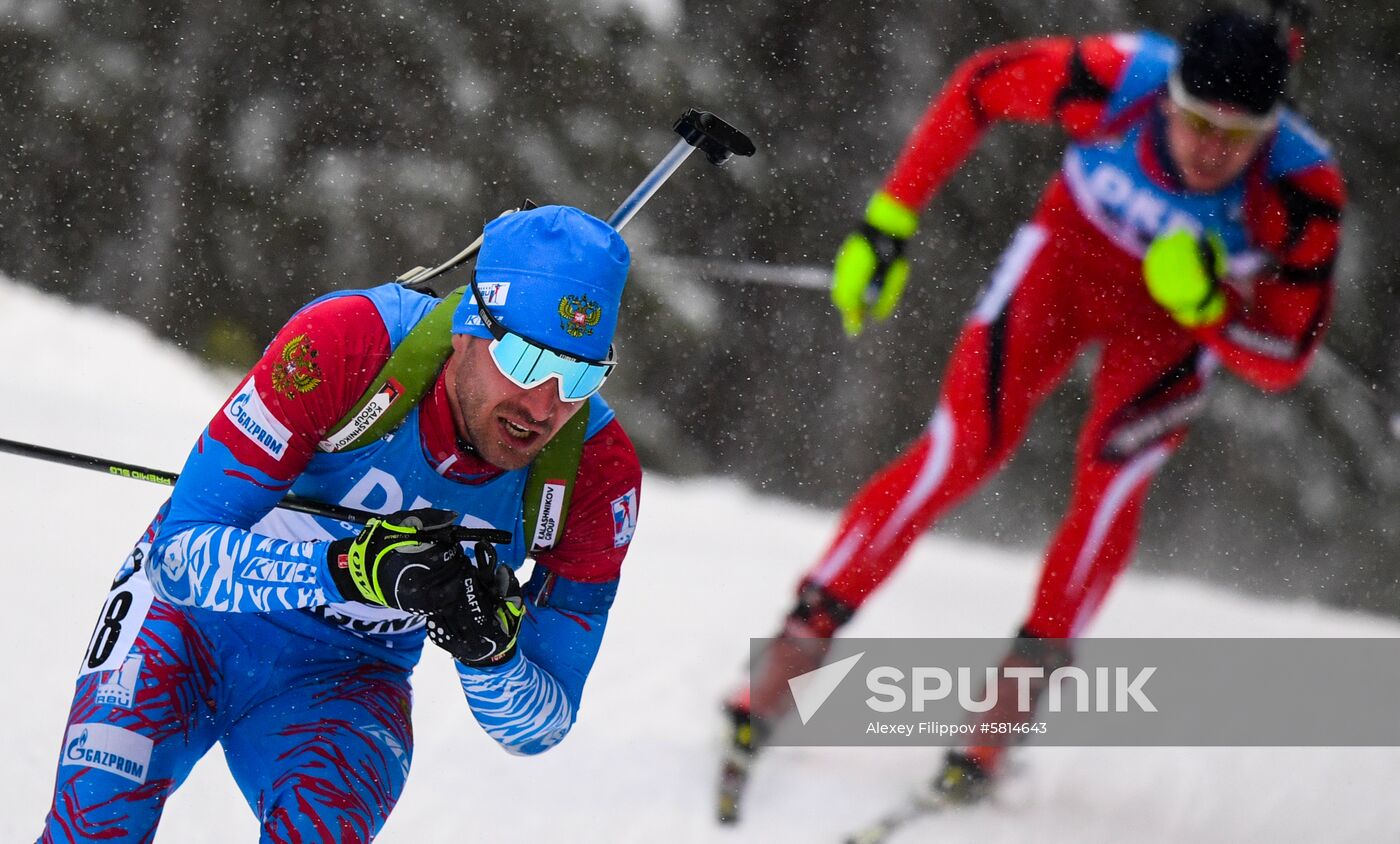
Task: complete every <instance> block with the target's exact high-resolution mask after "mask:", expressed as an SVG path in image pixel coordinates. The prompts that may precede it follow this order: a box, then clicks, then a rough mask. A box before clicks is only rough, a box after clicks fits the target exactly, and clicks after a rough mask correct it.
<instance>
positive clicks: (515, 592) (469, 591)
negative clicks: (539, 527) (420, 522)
mask: <svg viewBox="0 0 1400 844" xmlns="http://www.w3.org/2000/svg"><path fill="white" fill-rule="evenodd" d="M475 552H476V564H475V565H473V566H472V567H471V568H470V571H469V573H468V575H467V578H466V580H465V582H459V588H460V589H461V590H462V591H461V592H459V593H458V594H459V600H458V601H457V603H456V604H455V605H454V606H451V607H449V608H447V609H441V610H435V611H433V612H430V613H428V638H430V639H432V640H433V644H435V645H437V646H438V647H440V648H442V649H443V650H445V651H447V652H448V653H450V654H452V656H453V657H455V658H456V659H457V660H458V661H459V662H462V663H464V664H466V665H470V666H472V667H474V668H486V667H490V666H492V665H500V664H501V663H503V662H505V661H507V660H509V659H510V658H511V657H512V656H514V655H515V643H516V639H517V638H518V637H519V635H520V623H521V622H522V621H524V620H525V599H524V598H523V597H522V596H521V594H520V581H518V580H516V579H515V572H513V571H511V569H510V566H507V565H504V564H502V563H501V562H500V561H499V560H497V558H496V549H495V548H494V547H493V546H492V545H491V544H490V543H486V542H479V543H477V545H476V548H475Z"/></svg>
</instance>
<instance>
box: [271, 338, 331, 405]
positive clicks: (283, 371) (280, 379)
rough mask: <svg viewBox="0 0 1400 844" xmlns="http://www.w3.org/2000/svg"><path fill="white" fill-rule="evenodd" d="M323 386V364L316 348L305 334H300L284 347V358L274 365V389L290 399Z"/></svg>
mask: <svg viewBox="0 0 1400 844" xmlns="http://www.w3.org/2000/svg"><path fill="white" fill-rule="evenodd" d="M319 386H321V366H320V364H318V363H316V349H315V348H313V347H312V345H311V340H310V339H308V338H307V336H306V335H305V334H298V335H297V336H295V337H293V338H292V339H290V340H288V341H287V345H285V346H283V347H282V360H281V362H280V363H278V364H276V365H275V366H273V367H272V389H274V390H276V391H277V392H279V393H281V394H282V395H284V396H286V397H287V398H289V399H294V398H296V397H297V396H298V395H301V394H303V393H309V392H311V391H312V390H314V389H316V388H317V387H319Z"/></svg>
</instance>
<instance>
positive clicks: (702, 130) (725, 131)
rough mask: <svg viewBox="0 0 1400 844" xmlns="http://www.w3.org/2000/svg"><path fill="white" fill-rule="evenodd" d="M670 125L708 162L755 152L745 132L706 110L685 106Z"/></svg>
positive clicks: (723, 161) (725, 159) (726, 159)
mask: <svg viewBox="0 0 1400 844" xmlns="http://www.w3.org/2000/svg"><path fill="white" fill-rule="evenodd" d="M672 128H674V129H675V130H676V134H678V135H680V136H681V138H682V139H683V140H685V142H686V143H688V144H690V145H691V146H693V147H695V148H696V149H698V150H700V151H701V152H703V153H705V157H706V158H707V159H709V161H710V163H711V164H724V163H725V162H727V161H728V160H729V159H730V158H732V157H734V156H736V155H743V156H750V155H753V154H754V149H755V148H754V145H753V141H751V140H749V138H748V136H747V135H745V134H744V133H743V132H740V131H739V130H738V129H735V128H734V127H733V126H730V125H729V124H728V123H725V122H724V121H723V120H721V119H719V118H718V117H716V116H715V115H713V114H711V113H710V112H708V111H700V110H698V109H694V108H688V109H686V110H685V114H682V115H681V116H680V119H679V120H677V121H676V125H675V126H674V127H672Z"/></svg>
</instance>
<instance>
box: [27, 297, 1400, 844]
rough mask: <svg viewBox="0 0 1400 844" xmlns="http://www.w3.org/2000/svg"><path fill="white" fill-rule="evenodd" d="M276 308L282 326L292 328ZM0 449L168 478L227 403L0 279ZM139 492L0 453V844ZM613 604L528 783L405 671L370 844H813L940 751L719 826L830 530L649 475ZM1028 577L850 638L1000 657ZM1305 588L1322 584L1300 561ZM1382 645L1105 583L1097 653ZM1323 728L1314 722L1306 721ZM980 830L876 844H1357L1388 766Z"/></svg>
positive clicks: (140, 332)
mask: <svg viewBox="0 0 1400 844" xmlns="http://www.w3.org/2000/svg"><path fill="white" fill-rule="evenodd" d="M290 304H291V303H289V306H290ZM0 360H3V361H4V364H3V367H0V395H3V396H5V400H4V402H3V403H0V437H6V438H10V439H18V440H24V441H30V442H37V443H42V444H46V445H50V446H54V447H58V448H66V449H71V450H75V451H82V452H86V453H91V454H96V455H101V456H105V457H111V458H114V459H119V460H125V461H128V462H134V463H139V464H145V465H150V466H154V467H160V468H168V469H172V470H173V469H178V468H179V466H180V464H181V462H182V461H183V457H184V453H185V451H186V450H187V449H188V447H189V444H190V443H191V442H192V440H193V437H194V435H195V433H196V432H197V431H198V429H199V428H200V427H201V426H202V425H203V424H204V422H205V420H206V419H207V418H208V416H209V415H210V414H211V413H212V412H213V411H214V410H215V409H216V408H217V405H218V404H219V402H220V401H221V400H222V398H223V397H224V395H225V394H226V393H227V391H228V390H229V389H230V388H231V387H232V385H233V383H234V378H235V377H236V376H234V375H232V374H217V373H211V372H209V371H208V370H206V369H204V368H202V367H200V366H198V365H197V364H195V363H194V362H192V361H191V360H190V359H189V358H187V357H186V356H184V355H182V354H181V353H179V352H178V351H176V350H173V349H171V348H170V347H168V346H165V345H163V344H161V343H160V342H158V341H156V340H155V339H154V338H153V337H151V336H150V335H149V334H148V333H147V332H146V331H145V330H144V329H143V328H141V327H140V326H138V325H136V324H134V323H131V322H128V321H124V320H120V319H116V318H112V317H110V316H108V315H106V314H102V313H98V312H96V311H92V310H86V309H74V308H71V307H69V306H68V305H66V304H63V303H62V302H60V301H59V300H57V299H53V298H49V297H44V296H42V295H40V294H38V293H35V292H34V291H32V290H31V289H29V288H25V287H20V286H18V285H15V284H13V283H11V282H8V281H5V280H4V279H0ZM163 494H164V490H162V489H161V488H160V487H158V486H154V485H148V484H142V483H138V482H135V481H130V480H122V479H116V478H109V477H104V476H102V475H99V474H96V473H92V472H85V471H81V470H78V469H70V468H64V467H61V466H55V465H50V464H47V463H41V462H36V461H33V460H27V459H22V458H18V457H11V456H8V455H0V513H4V514H5V516H6V520H5V522H4V527H5V529H4V534H5V544H6V546H7V549H8V555H7V559H6V565H5V574H6V580H5V585H6V596H7V598H8V600H7V604H8V606H7V608H6V610H5V612H4V613H3V614H0V636H3V641H4V642H5V643H6V644H7V648H6V654H7V661H8V663H9V666H10V667H9V668H8V669H6V671H5V677H6V682H5V684H4V686H5V688H4V692H3V695H0V712H2V713H3V718H4V723H5V724H6V726H7V730H6V736H5V740H4V748H5V750H4V753H3V754H0V840H3V841H24V840H32V837H33V836H34V835H35V834H36V832H37V830H38V824H39V822H40V820H41V818H42V816H43V814H44V811H45V810H46V808H47V804H48V799H49V790H50V787H51V784H52V778H53V771H54V764H55V758H56V754H57V749H58V743H59V740H60V738H61V736H62V731H63V725H64V720H65V716H66V712H67V708H68V702H69V696H70V693H71V689H72V682H73V678H74V675H75V673H76V670H77V667H78V658H79V654H80V651H81V650H82V648H83V646H84V645H85V644H86V642H87V639H88V635H89V633H90V632H91V629H92V624H93V621H94V617H95V613H96V612H97V609H98V606H99V603H100V601H101V600H102V597H103V596H104V594H105V592H106V589H107V582H108V580H109V578H110V576H111V573H112V572H113V570H114V569H115V568H116V566H117V564H118V562H119V561H120V560H121V558H122V557H123V556H124V555H125V553H126V550H127V548H128V547H129V545H130V544H131V543H132V542H133V541H134V540H135V538H136V537H137V535H138V533H139V532H140V530H141V528H142V527H143V526H144V525H145V523H146V520H147V519H148V518H149V515H150V513H151V511H152V510H153V509H154V508H155V507H156V506H157V505H158V504H159V503H160V501H161V499H162V497H163ZM644 499H645V500H644V504H643V506H642V520H641V526H640V528H639V530H638V532H637V536H636V540H635V542H634V545H633V549H632V553H631V555H630V556H629V558H628V561H627V568H626V572H627V573H626V577H625V578H624V582H623V587H622V590H621V594H620V595H619V599H618V604H617V606H616V608H615V610H614V613H613V618H612V621H611V624H610V626H609V630H608V638H607V641H606V643H605V645H604V647H603V653H602V655H601V657H600V659H599V662H598V666H597V668H596V670H595V671H594V673H593V676H592V679H591V680H590V682H589V687H588V691H587V693H586V694H585V699H584V708H583V712H582V715H581V718H580V720H579V723H578V725H577V726H576V727H575V729H574V732H573V734H572V735H571V736H570V737H569V738H568V740H567V741H565V742H564V744H563V745H561V746H560V747H558V748H556V749H555V750H553V751H551V752H549V753H547V754H545V755H543V756H541V757H537V758H533V759H517V758H514V757H510V756H507V755H506V754H504V753H502V752H501V751H500V750H499V749H497V747H496V746H495V744H494V743H493V742H491V741H490V740H489V739H487V738H486V737H485V736H484V735H483V734H482V733H481V731H480V730H479V729H478V728H477V727H476V726H475V724H474V722H473V721H472V720H471V716H470V715H469V713H468V712H467V710H466V707H465V705H464V704H463V702H462V699H461V691H460V689H459V688H458V687H457V683H456V679H455V677H454V675H453V672H452V671H451V669H450V666H449V664H448V662H447V659H446V657H445V656H441V655H440V654H438V653H436V652H433V651H432V649H431V648H429V654H428V657H427V658H426V659H425V661H424V663H423V665H422V666H420V668H419V669H418V672H417V674H416V678H415V679H416V686H415V688H416V696H417V702H416V712H415V725H416V730H417V750H416V754H415V759H414V763H413V773H412V776H411V777H410V780H409V784H408V788H407V790H406V792H405V793H404V796H403V799H402V800H401V802H400V803H399V807H398V809H397V810H396V811H395V813H394V816H393V817H392V818H391V819H390V821H389V824H388V826H387V827H386V829H385V831H384V835H383V836H382V838H381V840H382V841H385V842H389V843H390V844H392V843H393V842H446V841H459V840H476V841H499V840H506V839H507V837H509V838H512V839H516V840H529V841H571V842H573V841H589V842H619V841H645V842H653V841H658V840H666V841H716V842H724V843H725V844H730V843H731V842H732V843H733V844H738V842H775V841H803V842H816V841H837V840H840V837H841V834H842V833H844V832H846V831H849V830H850V829H852V828H854V827H857V826H859V825H861V824H862V823H863V822H865V821H868V820H869V819H871V818H872V817H873V816H875V815H877V814H879V813H880V812H881V811H883V810H884V809H886V808H887V807H889V806H890V805H891V804H892V803H893V802H895V801H897V799H898V798H899V796H900V795H901V794H902V793H904V792H905V791H907V790H909V789H910V788H912V787H913V786H914V785H915V784H916V783H918V782H920V781H921V780H923V779H924V778H926V777H927V776H929V775H930V773H931V772H932V770H933V768H934V766H935V764H936V760H937V756H938V751H936V750H918V749H896V750H890V749H869V748H854V749H849V748H848V749H820V748H815V749H777V750H774V751H773V752H772V753H770V754H769V755H768V756H767V757H765V758H764V759H763V760H762V762H761V763H760V765H759V767H758V768H757V770H756V772H755V775H754V779H753V781H752V783H751V791H750V801H749V806H750V807H749V811H748V815H747V817H746V819H745V822H744V823H743V825H741V826H740V827H738V828H736V829H722V828H720V827H718V826H716V825H715V824H714V822H713V821H712V820H711V818H712V813H713V810H712V791H713V781H714V775H715V766H716V758H717V752H718V748H719V741H718V735H719V730H720V727H721V721H720V718H719V715H718V708H717V703H718V701H719V699H720V698H721V696H722V694H723V693H724V691H725V690H726V689H727V687H728V686H729V685H730V684H731V683H733V682H734V681H735V680H736V678H737V677H738V676H739V672H740V670H741V664H742V660H743V658H744V655H745V654H746V653H747V639H748V637H750V636H762V635H767V634H769V633H770V632H771V631H772V628H773V627H774V625H775V623H776V620H777V618H778V616H779V614H780V613H781V612H782V611H783V610H785V609H786V607H787V604H788V602H789V596H790V592H791V588H792V585H793V583H794V582H795V578H796V576H797V574H798V573H799V572H800V571H801V570H802V569H803V568H804V567H805V566H806V565H807V564H808V563H809V562H810V561H811V560H812V558H813V556H814V555H815V554H816V553H817V552H818V551H819V550H820V548H821V546H822V544H823V543H824V542H825V541H826V539H827V537H828V535H829V532H830V530H831V529H832V514H830V513H825V512H820V511H815V510H812V509H807V508H802V507H797V506H793V505H791V504H786V503H783V502H780V501H774V500H770V499H765V498H761V497H757V496H755V495H753V494H751V493H749V492H747V491H745V490H744V489H742V488H741V487H739V486H737V485H735V484H732V483H727V482H722V481H698V482H697V481H689V482H679V481H675V480H669V479H665V478H659V477H649V478H648V480H647V485H646V487H645V492H644ZM1035 562H1036V561H1035V560H1034V559H1031V558H1029V557H1026V556H1024V555H1017V554H1010V553H1006V552H1003V551H999V550H996V549H994V548H990V547H985V546H980V545H975V544H970V543H965V542H953V541H949V540H944V539H938V538H926V539H924V540H923V541H921V542H920V543H919V545H918V546H917V547H916V548H915V550H914V552H913V554H912V556H911V558H910V559H909V560H908V561H907V562H906V564H905V566H904V567H903V569H902V570H901V571H900V572H899V574H898V575H896V577H895V578H894V580H893V581H892V582H891V583H890V584H889V585H888V587H887V588H886V589H885V590H883V591H882V592H881V593H880V594H879V595H877V596H876V597H875V598H873V599H872V600H871V601H870V603H869V604H868V605H867V607H866V609H865V611H864V612H863V613H862V615H861V616H860V618H859V619H858V620H857V621H856V623H855V624H853V625H852V626H851V628H850V633H851V634H852V635H866V636H1000V635H1003V634H1005V633H1007V632H1008V631H1009V630H1010V629H1012V628H1013V627H1014V626H1015V624H1016V623H1017V621H1018V620H1019V619H1020V617H1021V614H1022V612H1023V610H1024V607H1025V605H1026V601H1027V598H1028V594H1029V591H1030V588H1031V584H1032V580H1033V576H1034V571H1035ZM1319 564H1325V561H1319ZM1188 630H1189V631H1192V632H1193V633H1194V634H1195V635H1201V636H1298V637H1304V636H1317V637H1337V636H1388V637H1393V636H1400V623H1397V622H1396V621H1393V620H1387V619H1379V618H1374V617H1369V616H1363V615H1357V614H1347V613H1341V612H1337V611H1334V610H1330V609H1325V608H1322V607H1319V606H1316V605H1312V604H1304V603H1280V602H1265V601H1260V600H1253V599H1249V598H1245V597H1241V596H1239V595H1234V594H1230V593H1226V592H1222V591H1220V590H1217V589H1212V588H1208V587H1205V586H1202V585H1198V584H1195V583H1191V582H1187V581H1177V580H1163V579H1159V578H1148V577H1141V576H1133V575H1129V576H1128V577H1127V578H1126V579H1125V580H1124V582H1123V583H1121V584H1120V587H1119V589H1118V591H1117V592H1116V594H1115V595H1114V596H1113V598H1112V599H1111V600H1110V601H1109V604H1108V606H1107V608H1106V610H1105V612H1104V614H1103V616H1102V618H1101V619H1100V621H1099V622H1098V623H1097V624H1096V626H1095V627H1094V629H1093V631H1092V632H1093V633H1094V634H1096V635H1102V636H1171V635H1180V634H1182V633H1184V632H1186V631H1188ZM1326 714H1327V713H1325V712H1320V713H1318V715H1319V716H1320V717H1324V716H1326ZM1019 760H1020V762H1021V767H1022V771H1021V773H1020V774H1018V776H1017V777H1016V778H1015V779H1014V780H1013V781H1012V782H1011V783H1009V787H1008V788H1007V790H1006V793H1005V795H1004V797H1003V799H1002V800H1001V802H1000V805H997V806H994V807H989V808H985V809H978V810H975V811H970V812H967V813H964V814H957V815H945V816H943V817H939V818H934V819H930V820H928V821H926V822H924V823H922V824H921V825H919V826H917V827H911V828H910V829H909V830H908V833H907V834H906V835H905V836H904V838H902V839H900V840H907V841H922V840H939V841H953V842H960V841H976V842H978V844H994V842H1021V841H1025V840H1029V839H1032V838H1034V839H1035V840H1037V841H1039V842H1076V843H1077V844H1084V842H1122V841H1134V842H1186V841H1190V842H1239V841H1270V842H1282V841H1288V842H1293V841H1296V842H1305V841H1306V842H1315V841H1329V842H1371V841H1378V840H1394V839H1395V836H1396V835H1397V832H1398V831H1400V801H1397V800H1396V799H1395V793H1394V791H1395V784H1396V783H1400V749H1395V748H1363V749H1340V750H1332V749H1287V748H1284V749H1258V748H1250V749H1229V748H1225V749H1220V748H1216V749H1193V748H1182V749H1136V748H1115V749H1106V748H1082V749H1081V748H1030V749H1028V750H1026V751H1025V752H1023V753H1022V754H1021V756H1020V757H1019ZM256 838H257V825H256V823H255V821H254V819H253V817H252V815H251V814H250V813H249V811H248V809H247V808H246V807H245V806H244V805H243V803H242V801H241V798H240V797H239V796H238V793H237V790H236V789H235V787H234V785H233V782H232V780H231V779H230V778H229V775H228V773H227V771H226V770H225V769H224V767H223V764H222V760H221V759H220V758H219V754H218V753H217V752H215V753H213V754H211V755H210V757H208V758H206V760H205V761H204V762H203V763H202V764H201V765H200V766H199V767H197V768H196V769H195V772H194V774H193V776H192V777H191V778H190V780H189V782H188V783H187V784H186V785H185V787H184V788H183V789H182V790H181V791H180V792H178V793H177V794H176V795H175V797H174V798H173V799H172V800H171V802H170V805H169V807H168V809H167V810H166V817H165V823H164V824H163V826H162V833H161V836H160V840H163V841H167V842H186V841H201V842H225V841H228V842H246V841H254V840H256Z"/></svg>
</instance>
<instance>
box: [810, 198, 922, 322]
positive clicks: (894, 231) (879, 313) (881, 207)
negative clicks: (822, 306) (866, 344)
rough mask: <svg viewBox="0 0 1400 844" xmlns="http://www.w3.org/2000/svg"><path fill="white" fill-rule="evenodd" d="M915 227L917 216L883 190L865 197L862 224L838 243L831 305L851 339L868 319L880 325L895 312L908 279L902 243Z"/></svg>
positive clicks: (907, 267)
mask: <svg viewBox="0 0 1400 844" xmlns="http://www.w3.org/2000/svg"><path fill="white" fill-rule="evenodd" d="M918 227H919V216H918V214H916V213H914V211H913V210H912V209H910V208H908V207H906V206H905V205H904V204H902V203H901V202H900V201H899V200H897V199H895V198H894V197H892V196H890V195H889V194H887V193H885V192H884V191H880V192H879V193H876V194H875V195H874V196H872V197H870V204H869V205H867V206H866V208H865V222H864V223H863V224H862V225H861V227H860V228H858V229H856V230H855V231H854V232H851V234H850V235H848V236H847V237H846V240H845V241H844V242H843V243H842V244H841V248H840V249H839V250H838V251H837V252H836V265H835V267H834V268H833V270H832V279H831V301H832V303H833V304H835V305H836V309H837V310H838V311H840V312H841V323H842V325H844V326H845V328H846V333H847V334H849V335H850V336H852V337H854V336H856V335H857V334H859V333H860V332H861V329H863V328H864V327H865V318H866V315H867V314H868V315H870V316H872V317H874V318H875V319H877V320H882V319H886V318H887V317H889V315H890V314H891V313H893V312H894V306H895V304H897V303H898V302H899V297H900V295H901V294H902V293H903V292H904V283H905V282H906V281H907V280H908V279H909V261H908V259H906V258H905V257H904V243H905V241H907V240H908V239H909V237H910V236H911V235H913V234H914V232H915V230H916V229H918Z"/></svg>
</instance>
